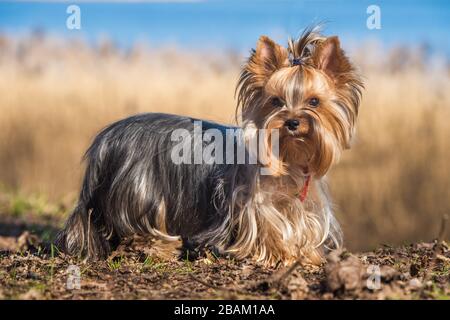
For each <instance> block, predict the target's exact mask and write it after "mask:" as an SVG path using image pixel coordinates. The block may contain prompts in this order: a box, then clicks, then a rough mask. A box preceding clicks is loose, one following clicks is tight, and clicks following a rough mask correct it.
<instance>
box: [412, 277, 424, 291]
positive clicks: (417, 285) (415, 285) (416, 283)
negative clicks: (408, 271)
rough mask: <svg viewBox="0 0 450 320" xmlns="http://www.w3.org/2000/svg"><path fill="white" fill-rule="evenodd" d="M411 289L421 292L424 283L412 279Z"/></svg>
mask: <svg viewBox="0 0 450 320" xmlns="http://www.w3.org/2000/svg"><path fill="white" fill-rule="evenodd" d="M409 288H410V289H411V290H419V289H420V288H422V282H421V281H420V280H419V279H417V278H412V279H411V280H409Z"/></svg>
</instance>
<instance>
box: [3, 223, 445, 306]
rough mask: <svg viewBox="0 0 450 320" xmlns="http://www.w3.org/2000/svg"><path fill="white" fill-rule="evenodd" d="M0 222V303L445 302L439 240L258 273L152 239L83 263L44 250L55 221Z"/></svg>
mask: <svg viewBox="0 0 450 320" xmlns="http://www.w3.org/2000/svg"><path fill="white" fill-rule="evenodd" d="M0 218H1V219H0V298H1V299H449V298H450V285H449V283H450V250H449V245H448V243H446V242H445V241H437V240H435V241H433V242H429V243H415V244H411V245H405V246H401V247H395V248H394V247H390V246H387V245H383V246H381V247H380V248H379V249H377V250H375V251H372V252H364V253H350V252H348V251H345V250H343V251H340V252H332V253H331V254H330V255H329V256H328V259H327V263H324V264H323V265H322V266H311V265H300V264H295V265H293V266H291V267H279V268H265V267H263V266H261V265H258V264H255V263H252V262H250V261H235V260H234V259H232V258H230V257H216V256H215V255H214V254H212V253H209V252H207V253H205V254H204V256H203V257H201V258H199V259H196V260H194V261H189V260H188V259H184V258H180V255H179V252H178V253H176V252H177V250H176V248H174V247H169V246H168V245H167V244H164V243H161V242H160V241H159V240H154V239H129V240H128V241H126V242H125V243H123V245H121V247H119V248H118V249H117V250H116V251H115V252H114V253H113V254H112V256H111V257H110V258H109V259H108V260H106V261H101V262H96V263H84V262H82V261H77V260H75V259H73V258H70V257H67V256H64V254H62V253H60V252H58V250H57V249H56V248H55V247H53V246H52V245H49V244H48V243H49V242H48V241H49V239H51V238H52V236H53V235H54V233H55V231H56V229H57V225H59V224H60V221H58V219H55V217H52V216H45V215H41V216H38V217H36V216H29V217H26V216H25V217H23V216H21V217H20V218H17V217H13V216H10V215H9V216H0ZM78 280H79V281H78ZM78 284H79V286H78Z"/></svg>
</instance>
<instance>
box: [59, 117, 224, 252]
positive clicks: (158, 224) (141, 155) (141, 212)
mask: <svg viewBox="0 0 450 320" xmlns="http://www.w3.org/2000/svg"><path fill="white" fill-rule="evenodd" d="M195 121H196V119H193V118H189V117H182V116H176V115H169V114H161V113H148V114H141V115H137V116H132V117H129V118H126V119H123V120H120V121H118V122H116V123H114V124H112V125H110V126H108V127H107V128H105V129H104V130H103V131H101V132H100V133H99V134H98V135H97V137H96V138H95V139H94V141H93V143H92V145H91V146H90V148H89V149H88V151H87V152H86V155H85V158H86V161H87V168H86V173H85V177H84V181H83V185H82V189H81V193H80V197H79V202H78V204H77V206H76V208H75V210H74V211H73V213H72V214H71V216H70V217H69V219H68V221H67V223H66V225H65V227H64V229H63V230H62V231H61V232H60V233H59V235H58V237H57V241H56V243H57V245H58V246H59V247H60V248H61V249H62V250H63V251H65V252H67V253H69V254H71V255H79V256H83V257H88V258H91V259H97V258H103V257H106V256H107V255H108V254H109V253H110V251H111V249H113V248H114V247H115V246H116V245H117V244H118V243H119V242H120V240H121V239H122V238H123V237H126V236H129V235H133V234H141V235H148V234H157V235H158V236H163V237H164V236H165V237H168V238H170V237H171V236H170V235H178V236H181V237H182V238H183V239H184V240H190V239H192V240H193V241H201V234H202V231H207V230H208V229H210V228H214V226H216V225H220V224H221V220H222V219H221V218H220V215H221V214H225V212H221V210H222V209H224V208H220V203H221V202H220V201H215V200H217V197H219V195H218V194H216V191H217V188H216V187H217V186H218V185H221V186H222V187H224V184H223V183H222V184H218V182H217V179H218V178H220V177H223V176H224V174H223V171H224V170H227V166H226V165H220V164H214V163H213V164H202V165H197V164H183V163H181V164H175V163H174V162H173V159H171V157H172V151H173V147H174V146H175V145H177V144H179V141H173V136H172V133H173V132H176V130H177V129H180V131H181V132H185V133H186V134H189V135H190V136H189V137H183V138H184V139H187V140H186V141H188V139H192V144H191V146H190V149H191V150H190V152H193V151H194V148H195V144H196V143H197V144H198V143H202V144H203V139H202V137H203V134H204V132H205V130H207V129H211V128H214V129H218V130H219V131H220V132H221V133H223V134H225V130H226V129H227V128H231V127H227V126H223V125H219V124H216V123H213V122H205V121H202V131H201V132H200V134H201V136H200V137H199V139H196V138H198V137H196V136H195V135H196V134H198V132H194V131H195V129H194V124H195V123H194V122H195ZM169 200H170V201H169ZM213 202H214V203H213ZM224 210H225V209H224ZM166 221H170V223H166Z"/></svg>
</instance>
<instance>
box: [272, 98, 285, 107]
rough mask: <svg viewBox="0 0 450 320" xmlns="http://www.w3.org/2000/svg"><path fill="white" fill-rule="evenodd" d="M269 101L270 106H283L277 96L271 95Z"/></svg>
mask: <svg viewBox="0 0 450 320" xmlns="http://www.w3.org/2000/svg"><path fill="white" fill-rule="evenodd" d="M270 103H271V104H272V106H274V107H277V108H281V107H282V106H284V102H283V100H281V99H280V98H278V97H273V98H272V99H271V100H270Z"/></svg>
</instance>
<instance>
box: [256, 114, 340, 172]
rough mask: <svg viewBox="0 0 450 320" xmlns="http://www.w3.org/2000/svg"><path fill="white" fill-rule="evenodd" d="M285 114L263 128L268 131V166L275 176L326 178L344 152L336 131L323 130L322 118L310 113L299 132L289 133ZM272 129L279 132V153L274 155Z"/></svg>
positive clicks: (266, 144)
mask: <svg viewBox="0 0 450 320" xmlns="http://www.w3.org/2000/svg"><path fill="white" fill-rule="evenodd" d="M286 119H287V117H286V115H284V114H283V112H279V113H276V114H274V115H272V116H270V117H268V119H267V121H266V122H265V124H264V128H265V129H266V131H267V132H268V135H267V136H266V139H265V141H266V142H265V148H266V153H265V154H267V157H268V158H269V161H267V162H266V163H267V164H268V167H270V169H271V171H272V173H273V174H274V175H276V176H279V175H290V176H299V177H304V176H309V175H314V176H315V177H322V176H324V175H325V174H326V173H327V172H328V171H329V169H330V168H331V166H332V165H333V163H335V162H336V161H337V159H338V158H339V155H340V153H341V143H340V142H339V139H338V138H337V137H335V136H334V135H333V132H332V131H331V132H330V131H329V130H327V129H326V128H324V126H323V125H321V123H320V119H319V118H314V117H313V116H311V115H309V114H304V115H302V116H301V117H299V122H300V125H299V127H298V129H297V130H296V131H290V130H288V129H287V128H286V127H285V125H284V123H285V121H286ZM272 130H278V138H279V141H278V143H279V154H278V158H277V157H276V156H275V155H274V154H273V152H272V151H273V139H272V136H271V132H272Z"/></svg>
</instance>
